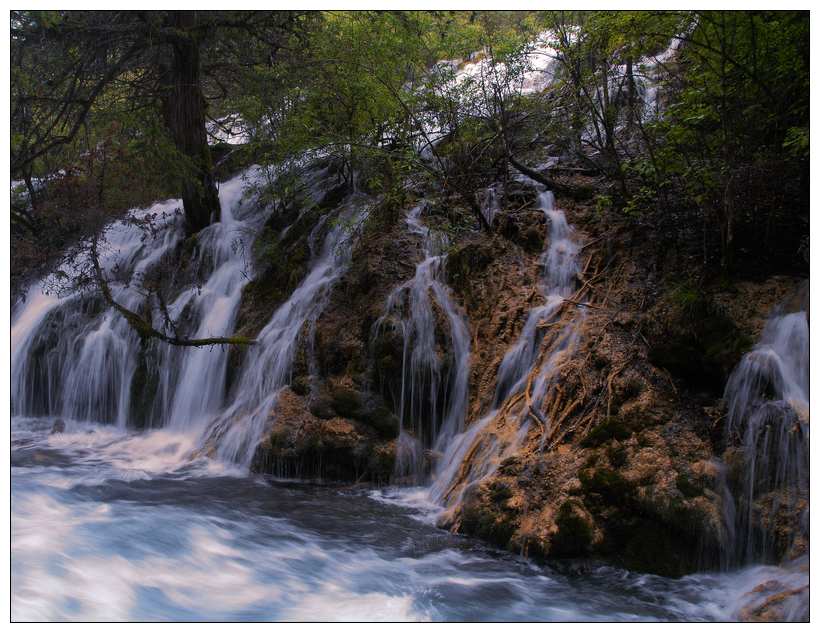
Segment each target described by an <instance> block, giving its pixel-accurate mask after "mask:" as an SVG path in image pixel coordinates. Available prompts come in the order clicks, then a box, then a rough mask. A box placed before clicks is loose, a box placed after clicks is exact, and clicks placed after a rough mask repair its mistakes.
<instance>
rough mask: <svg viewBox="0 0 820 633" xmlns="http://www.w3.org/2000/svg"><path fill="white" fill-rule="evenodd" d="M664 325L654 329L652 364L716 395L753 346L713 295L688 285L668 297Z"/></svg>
mask: <svg viewBox="0 0 820 633" xmlns="http://www.w3.org/2000/svg"><path fill="white" fill-rule="evenodd" d="M663 301H664V302H665V304H666V305H667V306H668V307H669V310H668V314H667V317H666V319H665V322H664V323H663V324H662V325H661V326H659V327H653V328H651V332H650V337H649V342H650V345H649V360H650V362H651V363H652V364H654V365H655V366H657V367H662V368H664V369H666V370H667V371H669V373H671V374H672V375H673V376H674V377H676V378H678V379H680V380H682V381H683V382H684V383H685V384H686V385H687V386H689V387H690V388H692V389H697V390H700V391H705V392H707V393H710V394H712V395H715V396H720V395H721V394H722V393H723V388H724V386H725V383H726V379H727V378H728V376H729V374H730V372H731V371H732V369H733V368H734V367H735V365H737V363H738V361H739V360H740V358H741V357H742V356H743V354H744V353H746V352H747V351H748V350H749V349H750V348H751V346H752V345H753V344H754V341H753V340H752V339H751V338H750V337H749V336H748V335H746V334H745V333H743V332H742V331H740V329H738V327H737V326H736V325H735V323H734V322H733V321H732V320H731V319H730V318H729V317H728V316H726V315H725V314H724V313H723V312H722V311H721V310H720V309H719V308H718V306H717V305H716V304H715V303H714V301H713V300H712V299H711V297H710V296H709V295H707V294H706V293H705V292H703V291H701V290H699V289H693V288H692V287H690V286H688V285H686V284H684V285H683V286H681V287H678V288H677V289H675V290H673V291H671V292H669V293H667V296H666V297H665V299H664V300H663Z"/></svg>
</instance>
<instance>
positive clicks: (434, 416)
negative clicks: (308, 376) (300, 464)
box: [373, 203, 470, 483]
mask: <svg viewBox="0 0 820 633" xmlns="http://www.w3.org/2000/svg"><path fill="white" fill-rule="evenodd" d="M423 210H424V205H423V203H422V204H419V205H417V206H415V207H414V208H413V209H412V210H411V211H410V212H409V213H408V215H407V218H406V224H407V227H408V229H409V230H410V232H411V233H412V234H414V235H417V236H419V237H420V238H421V242H422V252H423V254H424V259H423V260H422V261H421V262H419V263H418V265H417V266H416V272H415V275H414V276H413V278H412V279H411V280H410V281H408V282H406V283H404V284H402V285H400V286H398V287H397V288H395V289H394V290H393V291H392V292H391V293H390V295H389V296H388V298H387V302H386V307H385V313H384V316H382V317H381V318H380V319H378V320H377V321H376V323H375V324H374V326H373V329H374V337H375V336H378V335H379V334H380V333H381V331H383V329H384V328H385V327H388V326H392V327H396V328H397V329H398V330H399V331H400V332H401V335H402V340H403V351H402V373H401V391H400V395H399V397H398V402H397V403H396V404H397V408H398V415H399V437H398V440H397V446H396V469H395V474H396V477H397V478H398V479H400V480H403V481H410V482H415V483H419V482H420V481H422V480H423V479H424V476H425V475H424V473H425V471H426V467H425V463H424V453H423V451H424V449H430V448H432V449H433V450H434V451H435V452H436V453H441V452H442V451H443V450H444V449H445V448H446V447H447V445H448V443H449V441H450V439H451V438H453V437H454V436H455V435H456V434H457V433H460V432H461V430H462V427H463V423H464V415H465V412H466V408H467V388H468V383H469V374H470V337H469V333H468V331H467V325H466V323H465V321H464V317H463V315H462V314H461V312H460V311H459V310H458V309H457V308H456V306H455V304H454V303H453V301H452V299H451V298H450V291H449V289H448V288H447V286H446V285H445V283H444V282H443V281H442V274H441V272H442V269H443V266H444V262H445V258H446V254H444V251H445V250H446V247H447V240H446V237H445V236H444V235H442V234H441V233H438V232H436V231H431V230H430V229H429V228H428V227H426V226H425V225H424V224H423V223H422V221H421V214H422V211H423ZM431 294H432V297H433V298H434V299H435V301H436V303H437V304H438V306H439V307H440V308H441V310H443V312H444V314H445V315H446V317H447V322H448V325H449V332H448V334H449V343H450V347H451V350H452V366H451V368H450V370H449V372H448V373H447V375H445V376H444V381H442V362H441V359H440V357H439V353H438V352H437V350H436V318H435V314H434V311H433V303H432V300H431Z"/></svg>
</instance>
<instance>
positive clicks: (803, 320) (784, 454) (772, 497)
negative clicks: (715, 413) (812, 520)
mask: <svg viewBox="0 0 820 633" xmlns="http://www.w3.org/2000/svg"><path fill="white" fill-rule="evenodd" d="M724 397H725V400H726V403H727V418H726V436H727V444H728V446H729V448H728V450H727V454H726V458H727V460H729V462H730V463H729V465H730V467H732V466H733V467H735V470H739V471H740V473H741V474H739V475H736V476H735V478H734V479H735V481H733V482H732V483H733V484H734V485H733V486H732V488H733V492H734V499H731V498H728V499H726V500H725V505H726V506H727V507H728V506H733V508H732V509H730V510H729V511H728V515H727V516H728V518H729V519H733V520H734V525H730V524H727V535H728V538H727V550H728V554H729V555H728V558H729V559H730V560H731V561H733V562H736V563H737V562H742V563H752V562H761V561H764V562H766V561H770V560H773V559H775V558H776V551H775V549H776V547H775V542H774V541H775V539H776V534H775V532H776V529H775V522H776V521H777V520H778V515H787V516H788V515H791V516H792V519H791V520H792V521H796V522H797V523H798V526H799V527H803V528H805V536H806V538H808V529H807V525H805V523H807V521H808V492H809V322H808V315H807V312H806V310H805V309H800V310H798V311H795V312H785V311H783V310H782V309H781V310H778V311H777V312H776V313H775V314H774V315H773V316H772V317H771V318H770V319H769V321H768V323H767V324H766V327H765V329H764V330H763V334H762V335H761V339H760V342H759V343H758V344H757V345H756V346H755V348H754V349H753V350H752V351H751V352H749V353H748V354H746V355H745V356H744V357H743V358H742V359H741V361H740V363H739V364H738V366H737V368H736V369H735V370H734V372H733V373H732V375H731V377H730V378H729V381H728V383H727V385H726V392H725V395H724ZM727 492H728V489H727ZM800 524H804V525H802V526H801V525H800ZM781 548H782V544H781Z"/></svg>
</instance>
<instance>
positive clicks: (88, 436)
mask: <svg viewBox="0 0 820 633" xmlns="http://www.w3.org/2000/svg"><path fill="white" fill-rule="evenodd" d="M52 426H53V420H50V419H31V418H14V419H13V420H12V452H11V464H12V479H11V483H12V486H11V489H12V495H11V511H12V517H11V530H12V540H11V542H12V552H11V554H12V560H11V589H12V596H11V614H12V618H13V619H14V620H18V621H19V620H224V619H230V620H234V619H241V620H465V619H466V620H680V619H685V620H721V619H734V618H736V617H737V613H738V609H739V608H740V606H741V605H742V604H743V603H744V595H745V594H747V592H749V591H750V590H752V589H753V588H754V587H755V586H756V585H758V584H759V583H760V582H762V581H764V580H765V579H767V578H768V577H769V576H770V575H771V574H774V573H776V574H777V575H778V579H779V580H780V581H781V582H786V583H789V582H791V583H799V582H801V578H800V574H794V578H791V575H790V574H788V573H785V572H783V570H781V569H778V568H771V567H751V568H746V569H744V570H742V571H738V572H732V573H724V574H698V575H693V576H688V577H685V578H682V579H679V580H672V579H666V578H660V577H657V576H650V575H641V574H635V573H629V572H626V571H623V570H619V569H615V568H612V567H607V566H589V565H585V566H578V567H564V568H558V567H548V566H538V565H535V564H533V563H532V562H530V561H527V560H525V559H523V558H520V557H517V556H515V555H512V554H509V553H505V552H501V551H498V550H495V549H492V548H490V547H488V546H486V545H483V544H481V543H480V542H478V541H475V540H472V539H468V538H464V537H459V536H455V535H451V534H449V533H448V532H446V531H443V530H440V529H438V528H436V527H435V518H434V517H435V507H434V506H432V505H430V504H429V503H426V502H424V501H422V500H423V499H425V498H426V491H424V490H420V489H415V490H410V491H407V490H404V491H402V492H401V493H399V492H398V491H396V490H383V491H372V490H370V491H367V490H359V489H355V490H354V489H339V488H333V487H326V486H318V485H309V484H299V483H294V482H283V481H274V480H270V479H265V478H261V477H248V476H246V475H244V474H243V473H241V472H239V471H231V470H226V468H225V467H223V466H221V465H219V464H218V463H217V462H215V461H213V460H210V459H207V458H204V457H203V458H199V459H196V458H194V459H191V457H190V455H191V451H195V449H196V447H195V445H194V444H193V443H192V442H191V440H190V439H188V438H187V436H185V435H174V434H173V433H172V432H170V431H163V430H159V431H154V432H150V433H143V434H128V433H125V432H124V431H122V430H119V429H117V428H116V427H113V426H98V425H92V424H79V423H73V422H67V423H66V430H65V432H64V433H56V434H51V430H52ZM561 569H563V571H561ZM803 582H805V581H803Z"/></svg>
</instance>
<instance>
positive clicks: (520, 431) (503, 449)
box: [431, 190, 584, 506]
mask: <svg viewBox="0 0 820 633" xmlns="http://www.w3.org/2000/svg"><path fill="white" fill-rule="evenodd" d="M538 206H539V208H540V209H541V210H542V211H543V212H544V215H545V216H546V218H547V223H548V225H549V237H548V244H547V248H546V250H545V251H544V252H543V253H542V255H541V267H542V275H541V283H540V287H541V291H542V292H543V294H544V297H545V299H546V300H545V302H544V303H543V304H542V305H539V306H536V307H535V308H532V309H531V310H530V312H529V315H528V316H527V321H526V323H525V324H524V328H523V329H522V331H521V334H520V335H519V336H518V339H517V340H516V342H515V343H514V344H513V346H512V347H511V348H510V349H509V350H508V351H507V353H506V354H505V355H504V358H503V360H502V361H501V364H500V365H499V368H498V374H497V377H496V392H495V398H494V401H493V408H492V411H490V412H489V413H488V414H486V415H485V416H484V417H482V418H481V419H480V420H478V421H476V422H475V423H473V424H472V425H471V426H470V427H469V428H468V429H467V430H466V431H465V432H464V433H461V434H460V435H458V436H456V437H455V438H454V439H453V441H451V442H450V444H449V446H448V447H447V451H446V453H445V455H444V457H443V459H442V460H441V461H440V463H439V465H438V469H437V471H436V476H435V481H434V482H433V485H432V487H431V496H432V497H433V499H435V500H436V501H437V502H439V503H446V504H448V505H451V506H452V505H454V504H456V503H457V502H458V501H460V500H461V498H462V496H463V494H464V491H465V490H466V489H467V488H468V487H469V486H470V485H473V484H475V483H477V482H479V481H481V480H483V479H485V478H486V477H488V476H490V475H491V474H492V473H494V472H495V470H496V469H497V467H498V464H499V463H500V462H501V461H503V460H504V459H505V458H506V457H508V456H509V455H511V454H513V453H514V452H515V450H516V449H517V448H518V447H519V446H520V445H521V443H522V442H523V441H524V439H525V438H526V436H527V433H528V431H529V428H530V423H529V411H528V410H526V409H525V410H524V411H522V412H521V414H520V415H519V417H518V420H517V424H513V425H512V426H511V428H510V429H508V430H507V432H506V434H505V433H504V432H502V431H501V430H499V431H498V432H494V433H491V432H489V430H490V428H491V427H492V425H493V424H497V423H499V422H500V420H499V418H503V417H504V415H503V408H504V407H503V406H502V405H504V404H505V403H507V402H511V399H512V398H513V397H514V396H516V395H517V394H521V393H522V392H523V391H524V390H526V389H529V392H528V394H529V396H530V399H531V401H532V407H531V408H532V409H533V410H535V411H536V412H537V411H539V410H540V405H541V403H542V401H543V399H544V397H545V395H546V394H547V393H548V391H549V388H550V386H551V384H552V381H553V379H554V377H555V372H556V370H557V368H558V367H559V366H560V364H561V362H562V361H563V360H564V359H565V358H566V356H567V355H568V354H571V353H572V352H573V351H574V349H575V347H576V346H577V343H578V339H579V329H580V324H581V322H582V320H583V314H584V312H583V309H579V310H578V315H577V316H575V317H574V318H573V319H572V320H570V322H569V323H567V324H566V325H565V326H563V327H562V328H561V331H560V332H559V333H558V335H557V336H556V337H555V339H554V341H553V342H552V343H551V345H550V347H549V349H548V350H546V352H547V353H546V354H545V355H544V356H543V357H541V352H540V349H541V347H542V342H543V339H544V335H545V326H549V325H554V324H556V323H557V322H556V321H555V318H556V317H557V316H558V314H559V313H560V309H561V307H562V305H563V304H564V300H565V299H567V298H569V297H570V296H571V295H572V293H573V292H574V290H575V285H576V281H577V277H578V273H579V266H578V253H579V246H578V244H577V243H576V242H575V241H574V240H573V236H572V228H571V227H570V226H569V224H568V223H567V219H566V216H565V215H564V212H563V211H562V210H561V209H558V208H556V207H555V198H554V196H553V194H552V192H550V191H543V190H542V191H541V193H540V194H539V197H538ZM539 357H540V358H539ZM539 362H540V366H539ZM536 367H538V372H537V374H536V375H535V377H534V379H533V380H532V381H531V383H530V384H529V385H528V384H527V383H528V382H529V376H530V375H531V373H532V372H533V370H534V369H535V368H536ZM534 414H535V413H534ZM547 422H549V421H547ZM468 454H470V455H471V456H470V457H468ZM465 460H466V462H469V463H466V462H465Z"/></svg>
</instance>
